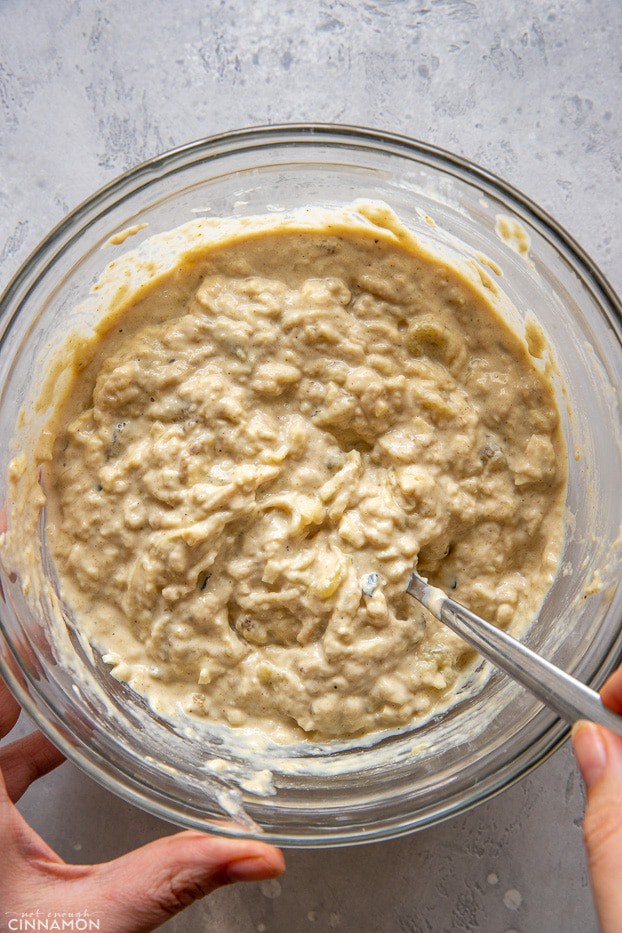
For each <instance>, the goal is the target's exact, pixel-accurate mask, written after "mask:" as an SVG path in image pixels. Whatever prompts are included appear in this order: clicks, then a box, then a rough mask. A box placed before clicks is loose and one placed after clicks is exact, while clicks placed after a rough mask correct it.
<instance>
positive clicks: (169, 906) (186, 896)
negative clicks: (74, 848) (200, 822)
mask: <svg viewBox="0 0 622 933" xmlns="http://www.w3.org/2000/svg"><path fill="white" fill-rule="evenodd" d="M284 870H285V861H284V859H283V854H282V852H281V851H280V850H279V849H275V848H274V847H273V846H270V845H267V844H266V843H263V842H253V841H251V840H247V839H222V838H219V837H216V836H208V835H205V834H204V833H199V832H192V831H189V832H183V833H177V834H176V835H174V836H166V837H165V838H163V839H158V840H156V841H155V842H151V843H149V845H146V846H143V847H142V848H140V849H136V850H135V851H133V852H130V853H128V854H127V855H124V856H122V857H121V858H118V859H115V860H114V861H113V862H106V863H104V864H102V865H97V866H95V868H94V870H93V872H92V873H91V874H89V876H87V877H86V878H81V879H77V880H76V881H75V882H74V883H75V884H76V886H77V887H80V888H82V890H81V895H80V896H81V898H82V903H83V904H88V905H89V913H90V914H91V915H94V916H97V917H98V918H99V919H100V930H101V931H102V933H147V931H151V930H153V929H155V928H156V927H158V926H160V924H162V923H164V922H165V921H166V920H168V919H169V918H170V917H172V916H173V915H174V914H176V913H178V912H179V911H180V910H183V909H184V907H188V905H189V904H191V903H192V902H193V901H195V900H198V899H199V898H201V897H204V896H205V895H206V894H209V893H210V892H211V891H214V890H215V889H216V888H219V887H221V886H222V885H225V884H231V883H232V882H234V881H262V880H264V879H267V878H275V877H276V876H277V875H280V874H281V873H282V872H283V871H284ZM83 886H84V887H83ZM74 893H76V894H77V893H78V892H77V891H76V892H74Z"/></svg>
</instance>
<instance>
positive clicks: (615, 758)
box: [572, 721, 622, 933]
mask: <svg viewBox="0 0 622 933" xmlns="http://www.w3.org/2000/svg"><path fill="white" fill-rule="evenodd" d="M572 741H573V745H574V750H575V754H576V756H577V761H578V763H579V768H580V770H581V774H582V776H583V780H584V782H585V788H586V793H587V806H586V809H585V819H584V821H583V834H584V837H585V845H586V848H587V856H588V864H589V869H590V877H591V880H592V890H593V892H594V900H595V902H596V909H597V911H598V916H599V920H600V924H601V929H602V931H603V933H617V931H619V930H620V929H621V928H622V884H621V883H620V880H621V879H620V872H621V871H622V739H621V738H619V737H618V736H616V735H614V733H613V732H610V731H609V730H608V729H605V728H603V727H602V726H596V725H594V723H591V722H583V721H582V722H579V723H576V724H575V726H574V728H573V731H572Z"/></svg>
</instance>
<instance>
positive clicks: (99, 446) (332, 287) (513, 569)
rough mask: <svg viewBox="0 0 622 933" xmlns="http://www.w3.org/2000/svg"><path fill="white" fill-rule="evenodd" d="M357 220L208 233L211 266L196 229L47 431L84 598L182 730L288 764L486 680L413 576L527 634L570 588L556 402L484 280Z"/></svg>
mask: <svg viewBox="0 0 622 933" xmlns="http://www.w3.org/2000/svg"><path fill="white" fill-rule="evenodd" d="M358 208H359V210H358V212H357V211H354V210H353V209H349V210H343V211H333V212H331V211H322V212H316V213H314V212H313V211H312V210H311V211H306V212H305V213H304V214H301V215H300V217H302V218H303V219H302V220H301V219H300V218H299V219H298V220H297V219H296V217H294V218H293V219H292V218H291V217H290V218H289V219H288V220H284V219H283V217H282V216H275V217H271V218H259V219H258V221H257V223H256V224H253V222H251V221H249V220H248V219H246V220H244V221H240V222H238V223H237V225H236V222H233V221H227V222H226V223H225V227H226V230H227V235H226V236H223V238H222V239H220V240H219V239H218V236H217V235H214V234H213V231H214V230H215V229H217V225H216V226H214V222H213V221H210V222H209V223H210V227H209V229H210V230H211V231H212V235H211V237H209V238H207V239H206V242H205V244H204V245H203V246H202V247H201V246H200V244H199V245H197V243H198V242H199V241H200V237H194V239H193V236H192V225H186V227H184V228H182V229H183V230H184V231H185V232H184V238H185V239H186V241H187V243H188V244H190V243H191V244H192V248H190V246H188V248H187V249H186V251H185V252H184V251H183V250H182V252H181V254H180V256H179V261H177V262H176V263H174V264H173V265H172V267H171V268H170V269H169V270H168V271H167V272H166V273H165V274H162V275H160V276H157V277H155V278H154V279H153V280H152V281H150V282H149V283H148V284H147V285H144V286H143V287H137V288H136V289H135V290H134V291H133V292H130V293H129V294H126V295H125V296H124V298H123V301H122V302H121V303H120V305H119V307H118V308H116V309H115V313H114V314H111V315H110V316H109V318H108V319H107V320H106V321H103V322H102V323H101V325H100V326H99V327H98V329H97V331H96V333H95V335H94V336H93V338H92V340H91V341H90V344H88V346H87V345H86V344H85V349H84V357H83V359H82V360H81V361H80V362H79V365H76V366H75V367H74V371H73V373H72V376H71V379H70V381H69V385H68V388H67V389H66V391H65V394H64V397H63V399H62V400H61V402H60V403H59V404H58V407H57V410H56V411H55V413H54V415H53V417H52V419H51V421H50V423H49V424H48V427H47V430H48V431H51V432H52V435H53V437H54V442H53V448H50V450H52V449H53V455H52V456H51V458H50V459H49V460H48V461H47V462H46V464H45V482H44V486H45V490H46V496H47V503H46V534H47V541H48V545H49V547H50V550H51V553H52V554H53V558H54V561H55V565H56V569H57V573H58V576H59V580H60V585H61V591H62V595H63V598H64V600H65V602H66V604H67V605H68V607H69V608H70V610H71V612H72V613H73V615H74V617H75V619H76V622H77V624H78V625H79V626H80V628H81V629H82V630H83V631H85V632H86V633H87V635H88V637H89V638H90V639H91V641H92V642H93V644H94V645H96V646H97V648H98V649H99V650H100V651H101V652H102V653H103V654H104V658H105V660H106V661H107V662H108V663H109V664H110V665H111V667H112V673H113V674H114V675H115V676H117V677H119V678H120V679H123V680H126V681H128V682H129V684H130V685H131V686H132V687H134V689H136V690H137V691H139V692H140V693H142V694H144V695H145V696H146V697H147V698H148V699H149V701H150V703H151V705H152V706H153V708H154V709H155V710H157V711H158V712H160V713H162V714H164V715H172V716H176V715H179V712H180V711H182V712H184V713H189V714H195V715H198V716H202V717H206V718H208V719H209V720H211V721H216V722H221V723H225V724H228V725H230V726H235V727H252V728H256V729H260V730H261V731H263V732H264V733H265V734H266V735H268V736H270V737H273V738H275V739H277V740H279V741H290V740H291V741H294V740H299V739H300V738H302V737H309V738H313V739H314V740H326V739H343V738H347V737H351V736H356V735H361V734H364V733H370V732H374V731H378V730H387V729H393V728H398V727H401V726H404V725H406V724H408V723H411V722H413V721H416V720H417V719H419V718H424V717H427V716H429V715H430V714H431V713H432V712H433V711H434V710H435V709H438V708H439V707H441V706H443V705H446V704H447V702H448V701H449V700H450V699H451V696H452V693H454V692H455V691H456V689H457V687H458V686H459V684H460V683H461V682H462V681H463V679H464V676H465V672H466V671H467V670H468V669H469V666H470V665H472V664H473V658H474V655H473V653H472V652H471V651H470V649H469V648H468V646H466V645H465V644H464V643H463V642H462V641H461V640H460V639H459V638H457V637H456V636H455V635H454V634H453V633H452V632H450V631H449V630H448V629H446V628H444V627H443V626H442V625H441V624H440V623H439V622H437V621H436V620H435V619H434V618H433V617H432V616H431V615H430V614H429V613H427V612H425V611H424V610H421V611H420V610H418V609H417V608H416V607H415V606H413V603H412V600H410V599H409V597H408V596H407V595H406V594H405V592H404V589H405V586H406V582H407V580H408V575H409V572H410V570H411V569H412V567H413V566H415V565H416V566H417V567H418V569H419V571H420V572H421V573H423V574H425V575H426V576H427V577H428V578H429V579H430V581H431V582H433V583H434V584H435V585H437V586H440V587H441V588H443V589H445V590H450V591H452V593H455V595H456V598H457V599H459V600H460V602H461V603H463V604H465V605H467V606H469V607H470V608H471V609H473V610H474V611H475V612H477V613H478V614H480V615H482V616H484V617H485V618H487V619H490V620H491V621H494V622H495V623H496V624H498V625H500V626H502V627H507V626H509V625H512V626H513V629H514V630H516V628H517V627H518V628H520V627H521V626H523V627H524V626H525V625H527V624H528V623H529V622H530V621H531V620H532V619H533V617H534V614H535V613H536V611H537V609H538V606H539V604H540V603H541V601H542V599H543V597H544V595H545V593H546V591H547V590H548V588H549V587H550V585H551V583H552V580H553V578H554V575H555V573H556V570H557V567H558V562H559V555H560V549H561V544H562V538H563V504H564V496H565V486H566V449H565V445H564V441H563V437H562V434H561V428H560V420H559V415H558V410H557V406H556V402H555V397H554V392H553V388H552V385H551V383H550V381H549V379H548V377H547V376H546V374H545V373H543V372H542V371H541V369H539V368H538V366H537V364H536V362H535V361H534V359H533V358H532V357H531V356H530V354H529V351H528V349H527V346H526V344H525V343H524V341H523V340H521V338H519V336H518V335H517V334H515V333H514V332H513V331H512V330H511V329H510V328H509V327H508V325H507V324H506V323H505V322H504V320H503V319H502V317H501V315H500V313H499V311H498V309H497V307H496V304H495V296H494V293H493V292H492V291H491V290H490V289H489V288H484V287H483V286H482V285H481V284H480V285H479V286H478V280H477V278H476V277H475V276H474V275H471V274H470V273H469V268H468V266H467V265H466V264H464V265H463V266H461V265H459V264H458V263H452V262H451V261H450V260H449V259H447V258H446V257H443V256H442V255H440V254H436V253H435V252H433V251H432V250H431V249H430V248H428V247H427V246H425V245H423V244H422V243H421V242H419V241H418V240H416V239H415V238H414V236H412V235H411V234H409V233H408V231H407V230H406V229H405V228H402V227H401V226H400V225H399V222H398V221H397V219H396V218H395V217H394V216H393V215H391V214H390V212H389V211H388V210H387V209H386V208H383V207H382V206H380V205H372V206H370V208H369V211H368V212H367V214H366V215H365V209H364V208H363V207H362V206H361V205H358ZM194 223H196V224H197V225H199V226H198V227H197V228H196V229H197V231H200V230H201V229H202V228H201V227H200V225H201V224H202V223H204V222H203V221H196V222H194Z"/></svg>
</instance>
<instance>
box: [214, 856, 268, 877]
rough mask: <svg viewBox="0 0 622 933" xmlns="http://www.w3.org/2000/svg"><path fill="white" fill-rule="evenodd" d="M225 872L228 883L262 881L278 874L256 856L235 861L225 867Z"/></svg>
mask: <svg viewBox="0 0 622 933" xmlns="http://www.w3.org/2000/svg"><path fill="white" fill-rule="evenodd" d="M225 871H226V874H227V878H228V879H229V881H264V880H265V879H267V878H274V877H275V875H277V874H280V872H279V871H277V869H276V868H275V867H274V866H273V865H271V864H270V863H269V862H266V860H265V859H263V858H259V857H257V856H254V857H253V858H241V859H236V861H235V862H230V863H229V864H228V865H227V867H226V869H225Z"/></svg>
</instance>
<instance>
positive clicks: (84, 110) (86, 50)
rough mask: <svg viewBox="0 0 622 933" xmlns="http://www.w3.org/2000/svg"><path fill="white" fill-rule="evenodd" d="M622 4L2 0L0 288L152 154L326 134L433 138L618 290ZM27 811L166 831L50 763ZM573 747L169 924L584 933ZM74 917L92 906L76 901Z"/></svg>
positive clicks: (74, 848) (587, 906) (99, 832)
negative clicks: (493, 177) (469, 803)
mask: <svg viewBox="0 0 622 933" xmlns="http://www.w3.org/2000/svg"><path fill="white" fill-rule="evenodd" d="M621 85H622V6H621V5H620V4H619V3H618V0H592V2H589V0H550V2H546V0H532V2H529V0H510V2H506V0H384V2H381V0H379V2H373V0H318V2H313V0H307V2H305V0H272V2H268V0H205V2H202V3H200V2H196V3H193V2H191V0H153V2H146V0H110V2H100V3H97V2H95V0H54V2H52V0H0V152H1V164H0V260H1V262H0V284H1V285H2V286H4V285H5V284H6V283H7V282H8V280H9V278H10V276H11V275H12V273H13V272H14V271H15V270H16V269H17V267H18V266H19V264H20V263H21V262H22V261H23V260H24V259H25V258H26V256H27V254H28V253H29V252H30V250H31V249H33V247H34V246H36V244H37V242H38V241H39V239H40V238H41V237H42V236H43V235H44V234H45V233H46V232H47V231H48V229H49V228H50V227H51V226H52V225H53V224H55V223H56V222H57V221H58V220H60V219H61V218H62V217H63V216H64V214H65V213H66V212H67V211H68V210H69V209H71V208H72V207H73V206H75V205H76V204H77V203H78V202H79V201H80V200H82V199H83V198H85V197H87V196H88V195H89V194H91V193H92V192H93V191H94V190H95V189H96V188H98V187H100V186H101V185H102V184H103V183H104V182H107V181H108V180H110V179H111V178H113V177H114V176H115V175H117V174H119V173H120V172H122V171H124V170H125V169H127V168H129V167H130V166H132V165H134V164H135V163H137V162H140V161H142V160H144V159H146V158H148V157H149V156H152V155H154V154H156V153H158V152H159V151H161V150H164V149H167V148H169V147H172V146H177V145H179V144H181V143H184V142H187V141H189V140H192V139H195V138H198V137H201V136H205V135H209V134H211V133H215V132H220V131H223V130H227V129H233V128H237V127H241V126H245V125H249V124H258V123H272V122H279V121H301V120H309V121H318V120H319V121H334V122H349V123H358V124H364V125H369V126H373V127H377V128H381V129H387V130H392V131H397V132H401V133H405V134H408V135H411V136H415V137H418V138H420V139H424V140H428V141H430V142H432V143H435V144H437V145H439V146H444V147H447V148H449V149H452V150H454V151H456V152H458V153H461V154H463V155H465V156H467V157H468V158H470V159H473V160H475V161H476V162H479V163H480V164H482V165H484V166H485V167H486V168H489V169H491V170H493V171H494V172H497V173H498V174H500V175H502V176H504V177H505V178H506V179H508V180H509V181H511V182H513V183H514V184H515V185H517V186H518V187H519V188H521V189H522V190H523V191H525V192H526V193H527V194H529V195H530V196H531V197H532V198H534V199H535V200H537V201H539V202H540V203H541V204H542V205H543V206H544V207H545V208H547V209H548V210H549V211H550V212H551V213H552V214H553V215H554V216H555V217H556V218H557V219H558V220H559V221H561V222H562V223H563V224H564V225H565V226H566V227H567V228H568V229H569V230H570V232H571V233H572V234H574V236H576V238H577V239H578V240H579V241H580V242H581V243H582V245H583V246H584V247H586V248H587V250H588V251H589V252H590V253H591V254H592V255H593V257H594V258H595V259H596V261H597V262H598V263H599V264H600V265H601V266H602V268H603V270H604V271H605V273H607V274H608V275H609V276H610V278H611V280H612V282H613V284H614V286H615V287H617V289H618V290H620V289H621V288H622V263H621V260H622V236H621V234H620V220H621V219H622V145H621V143H622V129H621V127H622V119H621V118H622V87H621ZM22 809H23V811H24V813H25V814H26V815H27V817H28V818H29V819H30V820H31V821H32V823H33V824H34V825H35V827H36V828H37V829H38V830H39V831H40V832H41V833H42V834H43V835H44V836H45V838H46V839H47V840H48V841H49V842H50V843H51V844H52V845H54V846H55V847H57V849H58V850H59V851H60V853H61V854H62V855H63V856H64V857H65V858H66V859H68V860H74V861H79V860H84V861H96V860H102V859H107V858H110V857H113V856H115V855H119V854H121V853H122V852H124V851H127V849H128V848H129V847H131V846H134V845H136V844H139V843H142V842H145V841H147V840H149V839H151V838H154V837H156V836H157V835H158V834H161V833H163V832H168V831H170V829H171V827H169V826H168V825H166V824H163V823H161V822H158V821H157V820H155V819H152V818H150V817H149V816H147V815H146V814H143V813H141V812H139V811H138V810H135V809H133V808H132V807H130V806H128V805H126V804H124V803H122V802H121V801H119V800H117V799H116V798H114V797H112V796H111V795H110V794H108V793H107V792H105V791H104V790H102V789H101V788H99V787H98V786H97V785H95V784H94V783H92V782H91V781H89V780H88V779H87V778H86V777H84V776H83V775H82V774H81V773H79V772H78V771H77V770H76V769H75V768H74V767H73V766H71V765H64V766H63V768H61V769H60V770H59V771H58V772H56V774H55V775H53V776H50V777H48V778H46V779H44V780H43V781H41V782H40V783H39V785H38V786H36V787H34V788H32V789H31V790H30V791H29V792H28V794H27V795H26V797H25V798H24V802H23V807H22ZM582 809H583V799H582V791H581V784H580V780H579V778H578V775H577V772H576V769H575V766H574V763H573V759H572V755H571V753H570V750H569V749H568V748H567V747H566V748H564V749H563V750H562V751H560V752H559V753H558V754H556V755H555V756H554V758H553V759H552V760H549V761H548V762H547V763H545V764H544V765H543V766H542V767H541V768H540V769H539V770H538V771H537V773H536V774H534V775H532V776H531V777H529V778H527V779H526V780H524V781H523V782H522V783H521V784H520V785H519V786H517V787H514V788H513V789H511V790H509V791H507V792H506V793H505V794H503V795H502V796H501V797H499V798H497V799H496V800H493V801H491V802H489V803H488V804H485V805H484V806H481V807H480V808H479V809H477V810H476V811H474V812H472V813H469V814H467V815H466V816H464V817H462V818H458V819H455V820H453V821H452V822H450V823H447V824H445V825H443V826H440V827H437V828H434V829H430V830H428V831H425V832H422V833H419V834H418V835H414V836H411V837H408V838H405V839H401V840H398V841H394V842H390V843H384V844H376V845H373V846H365V847H361V848H351V849H341V850H335V851H332V852H330V851H323V852H298V851H290V852H289V853H288V871H287V874H286V875H285V876H284V878H283V879H282V880H281V882H279V883H276V882H271V883H269V884H265V885H263V886H245V887H241V886H237V887H234V888H228V889H226V890H223V891H220V892H218V893H217V894H215V895H213V896H212V897H211V898H208V899H207V900H206V901H205V902H203V903H201V904H198V905H195V906H194V907H193V908H191V909H190V910H189V911H188V912H187V913H185V914H184V915H182V917H180V918H178V919H177V920H175V921H171V922H170V923H169V924H168V925H167V927H166V929H167V930H168V931H170V933H173V931H187V933H195V931H203V930H216V931H218V933H233V931H235V933H238V931H257V933H263V931H265V933H292V931H294V933H296V931H309V933H314V931H320V930H337V931H348V933H350V931H352V933H371V931H382V933H385V931H387V933H392V931H396V933H443V931H453V930H456V931H473V930H477V931H484V933H489V931H490V933H510V931H517V933H540V931H542V930H546V931H547V933H590V931H595V930H596V923H595V919H594V912H593V908H592V904H591V899H590V893H589V887H588V882H587V877H586V870H585V860H584V855H583V852H582V846H581V829H580V823H581V814H582ZM85 906H86V905H85Z"/></svg>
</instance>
